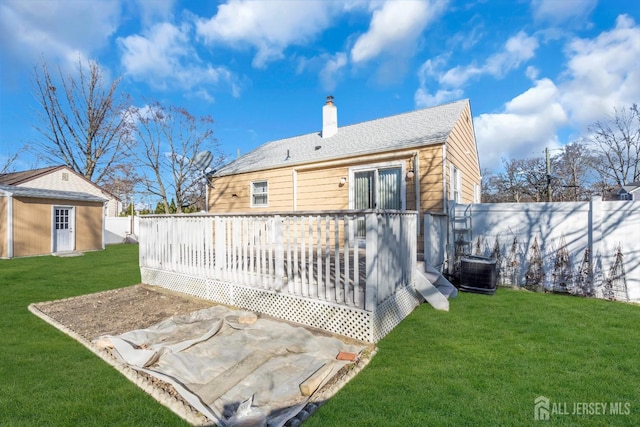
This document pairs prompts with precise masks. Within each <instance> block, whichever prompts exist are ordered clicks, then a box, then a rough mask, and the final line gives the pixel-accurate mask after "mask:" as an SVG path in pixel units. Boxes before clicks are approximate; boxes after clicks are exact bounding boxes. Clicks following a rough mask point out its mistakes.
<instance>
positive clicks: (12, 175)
mask: <svg viewBox="0 0 640 427" xmlns="http://www.w3.org/2000/svg"><path fill="white" fill-rule="evenodd" d="M64 167H65V166H49V167H46V168H40V169H31V170H28V171H20V172H9V173H3V174H0V184H4V185H19V184H22V183H24V182H27V181H31V180H32V179H34V178H38V177H40V176H43V175H46V174H48V173H50V172H53V171H55V170H58V169H61V168H64Z"/></svg>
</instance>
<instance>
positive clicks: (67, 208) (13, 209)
mask: <svg viewBox="0 0 640 427" xmlns="http://www.w3.org/2000/svg"><path fill="white" fill-rule="evenodd" d="M106 202H107V200H106V199H105V198H102V197H98V196H95V195H93V194H88V193H81V192H72V191H59V190H47V189H42V188H32V187H23V186H13V185H0V258H15V257H25V256H33V255H45V254H50V253H57V252H69V251H92V250H100V249H104V222H105V216H104V206H105V204H106Z"/></svg>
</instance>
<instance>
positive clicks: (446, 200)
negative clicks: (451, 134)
mask: <svg viewBox="0 0 640 427" xmlns="http://www.w3.org/2000/svg"><path fill="white" fill-rule="evenodd" d="M447 163H448V162H447V144H446V142H445V143H443V144H442V194H443V204H442V210H443V213H444V215H445V218H446V221H447V232H446V235H447V239H446V242H445V247H444V248H445V249H444V253H445V263H446V264H447V269H448V270H449V273H451V265H450V263H449V260H450V259H453V257H449V251H450V249H451V235H450V234H451V233H450V232H449V228H450V225H451V221H450V218H449V197H448V196H447V169H448V165H447Z"/></svg>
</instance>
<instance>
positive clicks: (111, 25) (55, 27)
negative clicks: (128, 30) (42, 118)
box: [0, 0, 121, 68]
mask: <svg viewBox="0 0 640 427" xmlns="http://www.w3.org/2000/svg"><path fill="white" fill-rule="evenodd" d="M120 18H121V7H120V1H119V0H97V1H91V2H88V1H81V0H75V1H74V0H71V1H66V2H56V1H21V0H6V1H3V2H2V4H0V46H1V49H0V50H1V51H2V59H3V62H5V61H11V62H15V61H18V62H21V63H25V64H33V63H35V62H37V61H38V60H39V58H40V57H41V55H44V57H45V59H46V60H48V61H51V62H59V63H61V66H62V67H63V68H75V66H76V65H77V63H78V57H79V56H80V57H83V58H86V57H88V56H90V54H91V53H92V52H93V51H94V50H96V49H99V48H101V47H103V46H105V45H106V44H107V43H108V40H109V37H111V36H112V35H113V34H114V33H115V31H116V29H117V28H118V25H119V23H120Z"/></svg>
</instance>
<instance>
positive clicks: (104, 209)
mask: <svg viewBox="0 0 640 427" xmlns="http://www.w3.org/2000/svg"><path fill="white" fill-rule="evenodd" d="M108 205H109V201H108V200H106V201H105V202H103V205H102V250H104V248H105V246H106V245H105V241H104V235H105V234H106V232H107V209H108V207H107V206H108Z"/></svg>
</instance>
